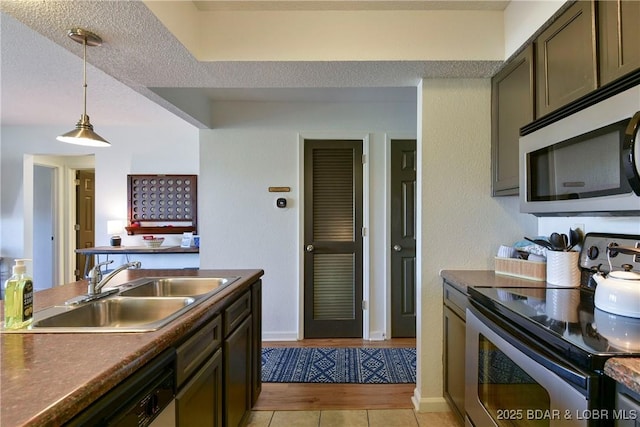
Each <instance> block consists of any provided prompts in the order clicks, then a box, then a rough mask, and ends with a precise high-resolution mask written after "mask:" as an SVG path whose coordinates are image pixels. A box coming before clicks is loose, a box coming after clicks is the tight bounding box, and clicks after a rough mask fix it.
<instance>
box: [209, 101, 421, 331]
mask: <svg viewBox="0 0 640 427" xmlns="http://www.w3.org/2000/svg"><path fill="white" fill-rule="evenodd" d="M214 111H220V112H224V113H222V114H220V115H217V116H216V120H217V123H216V127H217V128H218V129H216V130H206V131H201V137H200V143H201V144H200V188H201V190H200V191H199V199H200V210H201V212H202V213H201V215H200V219H201V232H200V234H201V239H202V243H201V254H200V266H201V268H262V269H264V270H265V276H264V279H263V283H264V287H263V304H264V307H263V338H264V339H267V340H269V339H296V338H298V337H300V336H301V329H300V327H301V323H300V311H299V307H300V305H299V303H300V296H301V295H302V294H301V287H302V281H301V277H300V274H301V265H300V262H301V254H302V242H301V211H300V210H301V207H302V198H303V194H302V189H301V184H302V177H301V166H300V159H301V157H300V156H301V142H300V140H301V139H304V138H327V139H335V138H365V137H367V136H368V138H369V150H370V151H369V155H368V158H369V160H368V161H369V165H368V167H369V170H370V174H369V182H370V190H369V193H368V197H369V201H370V203H369V224H368V227H369V231H370V232H369V237H368V239H369V240H368V244H369V247H370V251H371V266H370V270H369V275H370V280H369V283H368V285H369V287H370V290H371V292H370V324H369V329H370V331H371V337H373V338H376V337H379V338H381V337H382V334H384V333H385V332H386V322H387V318H386V313H385V306H386V284H387V281H386V275H387V274H388V271H387V266H386V264H387V262H386V256H387V255H386V254H387V252H388V251H387V250H386V248H387V247H388V246H389V245H388V244H387V243H388V242H387V241H386V236H387V227H388V219H387V213H386V212H387V208H386V200H387V197H386V191H387V188H386V186H385V182H386V174H387V170H388V166H387V138H388V137H389V136H390V137H400V136H403V137H406V136H409V137H415V129H416V112H415V102H406V103H391V102H388V103H386V102H374V103H320V102H313V103H257V102H256V103H252V102H229V103H224V104H220V105H217V106H216V107H215V108H214ZM269 186H288V187H291V192H290V193H280V194H274V193H269V192H268V187H269ZM277 197H286V198H287V199H288V207H287V208H286V209H277V208H276V207H275V199H276V198H277ZM365 329H366V328H365Z"/></svg>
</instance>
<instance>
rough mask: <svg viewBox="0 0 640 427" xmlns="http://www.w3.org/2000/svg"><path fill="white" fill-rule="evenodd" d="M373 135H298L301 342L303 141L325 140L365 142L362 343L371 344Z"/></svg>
mask: <svg viewBox="0 0 640 427" xmlns="http://www.w3.org/2000/svg"><path fill="white" fill-rule="evenodd" d="M370 138H371V134H369V133H361V132H340V133H327V132H318V133H316V132H304V133H298V189H299V191H298V194H299V195H300V203H299V205H298V206H299V209H298V215H299V217H298V244H297V247H298V251H297V262H298V337H297V338H298V339H299V340H300V339H303V338H304V223H305V222H304V141H305V139H323V140H332V139H335V140H345V139H357V140H361V141H362V155H363V156H364V159H365V162H364V164H363V165H362V227H363V228H364V230H365V233H364V235H363V236H362V300H363V301H364V306H365V307H364V310H362V339H364V340H368V339H369V335H370V321H369V318H370V307H369V306H370V304H369V296H370V288H369V281H370V277H369V276H370V274H369V270H370V267H369V266H370V257H371V251H370V247H369V246H370V240H371V239H369V234H370V233H369V231H370V229H369V210H370V209H369V205H370V196H369V173H370V169H369V167H370V164H371V162H370V161H369V140H370Z"/></svg>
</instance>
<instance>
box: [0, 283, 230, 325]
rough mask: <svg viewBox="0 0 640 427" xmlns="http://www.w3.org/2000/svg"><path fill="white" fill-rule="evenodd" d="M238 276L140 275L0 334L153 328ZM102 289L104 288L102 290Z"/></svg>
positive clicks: (52, 308) (45, 312) (50, 309)
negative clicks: (99, 296) (98, 295)
mask: <svg viewBox="0 0 640 427" xmlns="http://www.w3.org/2000/svg"><path fill="white" fill-rule="evenodd" d="M238 279H239V277H193V276H189V277H184V276H183V277H143V278H140V279H137V280H134V281H132V282H128V283H125V284H123V285H121V286H119V287H117V288H112V289H110V290H109V291H110V292H116V293H117V294H116V296H108V297H105V298H103V299H98V300H94V301H90V302H81V303H78V304H68V305H64V306H53V307H49V308H46V309H44V310H42V311H38V312H36V313H35V314H34V317H33V323H32V324H31V326H30V327H29V328H28V329H19V330H6V329H2V330H1V332H2V333H83V332H87V333H88V332H91V333H95V332H150V331H155V330H157V329H159V328H161V327H163V326H164V325H166V324H167V323H169V322H171V321H172V320H174V319H176V318H177V317H179V316H180V315H182V314H183V313H185V312H186V311H188V310H190V309H191V308H193V307H195V306H196V305H198V304H199V303H201V302H202V301H204V300H206V299H207V298H208V297H210V296H212V295H214V294H215V293H217V292H219V291H221V290H222V289H224V288H225V287H226V286H228V285H230V284H231V283H233V282H235V281H236V280H238ZM105 291H106V289H105Z"/></svg>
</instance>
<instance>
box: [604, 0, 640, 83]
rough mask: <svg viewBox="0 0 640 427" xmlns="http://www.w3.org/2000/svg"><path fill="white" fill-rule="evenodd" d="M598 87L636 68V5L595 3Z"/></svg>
mask: <svg viewBox="0 0 640 427" xmlns="http://www.w3.org/2000/svg"><path fill="white" fill-rule="evenodd" d="M598 34H599V35H598V42H599V57H600V58H599V59H600V84H601V85H605V84H607V83H609V82H612V81H613V80H616V79H617V78H619V77H622V76H624V75H625V74H628V73H630V72H632V71H634V70H636V69H637V68H640V2H639V1H637V0H624V1H623V0H607V1H599V2H598Z"/></svg>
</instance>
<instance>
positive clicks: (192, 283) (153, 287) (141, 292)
mask: <svg viewBox="0 0 640 427" xmlns="http://www.w3.org/2000/svg"><path fill="white" fill-rule="evenodd" d="M237 279H238V278H237V277H157V278H151V279H150V278H148V277H147V278H144V279H139V280H137V281H134V282H131V283H128V284H125V285H123V286H122V287H121V288H120V289H121V290H120V295H121V296H126V297H198V296H201V295H205V294H214V293H215V292H217V291H220V290H222V289H223V288H224V287H225V286H227V285H229V284H231V283H233V282H234V281H236V280H237Z"/></svg>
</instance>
